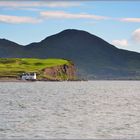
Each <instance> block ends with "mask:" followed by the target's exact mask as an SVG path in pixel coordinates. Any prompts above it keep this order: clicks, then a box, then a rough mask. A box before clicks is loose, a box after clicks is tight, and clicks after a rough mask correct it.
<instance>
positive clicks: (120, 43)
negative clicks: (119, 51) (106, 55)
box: [112, 39, 128, 47]
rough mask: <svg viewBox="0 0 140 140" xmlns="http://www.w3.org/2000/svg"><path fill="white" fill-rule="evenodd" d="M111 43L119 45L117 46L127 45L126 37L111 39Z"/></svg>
mask: <svg viewBox="0 0 140 140" xmlns="http://www.w3.org/2000/svg"><path fill="white" fill-rule="evenodd" d="M112 44H113V45H115V46H119V47H127V46H128V41H127V40H126V39H122V40H113V41H112Z"/></svg>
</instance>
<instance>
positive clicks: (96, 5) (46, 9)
mask: <svg viewBox="0 0 140 140" xmlns="http://www.w3.org/2000/svg"><path fill="white" fill-rule="evenodd" d="M65 29H80V30H85V31H88V32H90V33H92V34H94V35H97V36H99V37H101V38H103V39H104V40H106V41H108V42H109V43H111V44H114V45H116V46H117V47H119V48H122V49H127V50H132V51H137V52H140V2H139V1H120V2H119V1H114V2H113V1H71V2H70V1H69V2H68V1H59V2H58V1H52V2H51V1H44V2H43V1H39V0H38V1H22V2H18V1H0V38H6V39H9V40H11V41H14V42H17V43H19V44H23V45H25V44H29V43H31V42H38V41H41V40H42V39H44V38H46V37H47V36H50V35H53V34H55V33H58V32H60V31H62V30H65Z"/></svg>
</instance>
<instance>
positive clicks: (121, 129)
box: [0, 81, 140, 139]
mask: <svg viewBox="0 0 140 140" xmlns="http://www.w3.org/2000/svg"><path fill="white" fill-rule="evenodd" d="M3 138H12V139H14V138H33V139H35V138H69V139H72V138H79V139H80V138H81V139H87V138H104V139H105V138H140V82H139V81H89V82H27V83H26V82H25V83H16V82H3V83H2V82H1V83H0V139H3Z"/></svg>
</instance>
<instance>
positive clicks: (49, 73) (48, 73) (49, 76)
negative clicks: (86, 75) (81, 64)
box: [39, 63, 77, 81]
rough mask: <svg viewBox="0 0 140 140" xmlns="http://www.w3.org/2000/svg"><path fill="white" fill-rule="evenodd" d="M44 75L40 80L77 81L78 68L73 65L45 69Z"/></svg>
mask: <svg viewBox="0 0 140 140" xmlns="http://www.w3.org/2000/svg"><path fill="white" fill-rule="evenodd" d="M42 74H43V76H41V78H39V79H40V80H52V81H65V80H68V81H71V80H76V79H77V77H76V68H75V65H74V64H73V63H69V64H64V65H60V66H53V67H49V68H48V67H47V68H44V69H43V70H42Z"/></svg>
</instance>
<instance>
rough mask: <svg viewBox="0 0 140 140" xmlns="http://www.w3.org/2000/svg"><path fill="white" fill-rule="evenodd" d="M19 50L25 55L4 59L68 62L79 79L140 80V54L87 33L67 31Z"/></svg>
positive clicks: (10, 55)
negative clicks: (69, 61)
mask: <svg viewBox="0 0 140 140" xmlns="http://www.w3.org/2000/svg"><path fill="white" fill-rule="evenodd" d="M0 44H1V43H0ZM5 47H7V46H5ZM18 48H19V49H20V50H19V51H21V50H22V53H17V52H16V54H15V53H10V52H9V54H4V56H3V57H15V55H16V56H17V55H18V57H36V58H50V57H51V58H64V59H67V60H71V61H73V62H74V63H75V66H76V67H77V73H78V76H79V77H80V78H84V79H139V78H140V54H139V53H136V52H131V51H126V50H121V49H118V48H116V47H115V46H113V45H111V44H109V43H108V42H106V41H104V40H103V39H101V38H99V37H97V36H95V35H92V34H90V33H88V32H85V31H80V30H74V29H68V30H64V31H62V32H60V33H58V34H55V35H52V36H50V37H47V38H45V39H44V40H42V41H41V42H38V43H32V44H29V45H27V46H24V47H23V46H20V45H19V46H18ZM0 51H1V49H0ZM1 57H2V56H1Z"/></svg>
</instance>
